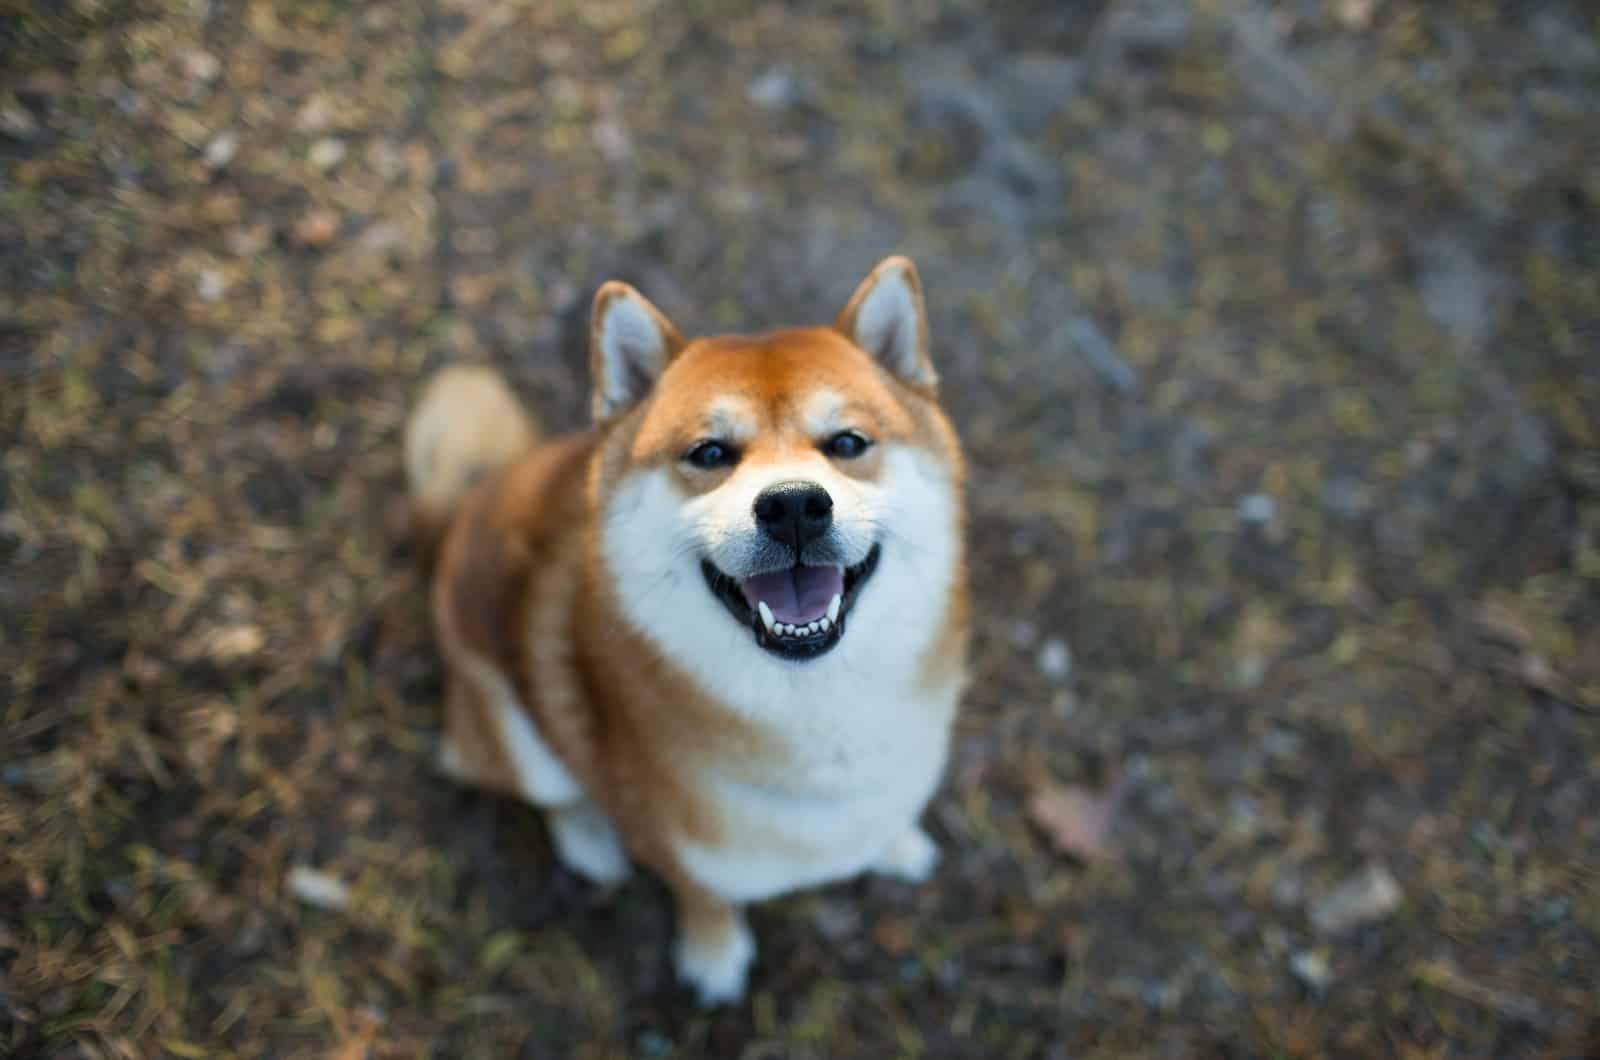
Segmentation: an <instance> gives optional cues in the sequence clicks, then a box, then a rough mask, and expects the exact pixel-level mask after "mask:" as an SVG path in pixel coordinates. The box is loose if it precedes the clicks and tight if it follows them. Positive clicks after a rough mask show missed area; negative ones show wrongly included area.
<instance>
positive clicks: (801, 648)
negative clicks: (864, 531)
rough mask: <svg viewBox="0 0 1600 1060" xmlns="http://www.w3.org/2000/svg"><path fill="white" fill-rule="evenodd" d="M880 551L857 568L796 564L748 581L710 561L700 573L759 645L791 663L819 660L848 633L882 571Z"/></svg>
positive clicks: (857, 565)
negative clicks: (848, 623)
mask: <svg viewBox="0 0 1600 1060" xmlns="http://www.w3.org/2000/svg"><path fill="white" fill-rule="evenodd" d="M879 547H880V546H878V545H873V546H872V551H871V552H868V553H867V558H866V559H864V560H862V561H861V562H860V563H858V564H856V565H855V566H854V567H835V566H820V567H803V566H794V567H788V568H785V569H784V570H777V571H769V572H768V573H766V574H757V575H756V576H754V577H752V578H745V579H744V580H743V581H740V580H737V579H735V578H732V577H729V576H728V575H726V574H724V573H722V572H721V571H720V570H718V569H717V568H716V567H715V566H713V565H712V564H711V562H710V561H709V560H702V561H701V563H700V569H701V571H703V572H704V573H705V576H706V584H707V585H708V586H710V587H711V592H712V594H713V595H715V596H716V598H717V599H718V600H721V601H722V604H723V606H724V607H726V608H727V609H728V612H729V613H730V614H732V615H733V617H734V618H735V619H737V620H738V621H739V622H741V623H743V624H744V625H747V626H749V627H750V628H751V630H752V631H754V633H755V638H756V643H757V644H759V645H761V647H763V648H765V649H767V650H768V651H770V652H772V653H773V654H774V655H781V656H783V657H785V658H788V659H814V658H816V657H817V656H818V655H821V654H823V653H824V652H826V651H827V650H828V649H830V648H832V647H833V646H834V645H835V644H837V643H839V638H840V637H842V636H843V635H844V625H845V619H846V618H848V617H849V615H850V609H851V607H852V606H854V604H855V602H856V598H857V597H858V596H860V595H861V587H862V586H863V585H865V584H866V583H867V579H869V578H871V577H872V572H873V571H874V570H876V569H877V567H878V552H879Z"/></svg>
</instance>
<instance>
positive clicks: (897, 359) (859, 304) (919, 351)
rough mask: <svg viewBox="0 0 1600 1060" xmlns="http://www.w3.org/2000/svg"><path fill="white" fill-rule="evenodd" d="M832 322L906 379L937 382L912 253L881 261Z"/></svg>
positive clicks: (925, 383) (921, 383)
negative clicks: (929, 357) (929, 353)
mask: <svg viewBox="0 0 1600 1060" xmlns="http://www.w3.org/2000/svg"><path fill="white" fill-rule="evenodd" d="M833 326H834V327H835V328H837V329H838V330H839V331H841V332H843V333H844V336H845V338H847V339H849V340H850V341H851V342H854V343H855V344H856V345H857V346H860V347H861V348H862V349H863V350H865V351H866V352H867V353H869V354H871V355H872V356H873V357H874V358H875V359H876V360H877V361H878V363H879V364H881V365H883V366H884V368H886V369H888V370H889V372H890V374H892V375H894V376H896V377H897V378H899V379H901V380H903V381H904V382H907V383H910V384H911V385H912V386H917V387H927V388H932V387H934V386H937V385H938V383H939V373H937V372H935V371H934V370H933V362H932V361H930V360H929V359H928V314H927V311H926V310H925V309H924V308H923V305H922V281H921V280H919V279H917V267H916V266H915V265H913V264H911V259H910V258H905V257H901V256H899V255H895V256H894V257H892V258H884V259H883V260H882V261H880V262H878V266H877V268H875V269H873V270H872V273H871V275H869V276H868V277H867V278H866V279H865V280H862V281H861V286H860V287H857V288H856V293H855V294H854V295H852V296H851V297H850V304H849V305H847V306H845V307H844V312H842V313H840V314H839V319H838V320H836V321H834V324H833Z"/></svg>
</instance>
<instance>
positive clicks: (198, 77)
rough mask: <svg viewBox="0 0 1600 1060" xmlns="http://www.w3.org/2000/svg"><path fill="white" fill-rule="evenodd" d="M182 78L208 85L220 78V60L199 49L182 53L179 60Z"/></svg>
mask: <svg viewBox="0 0 1600 1060" xmlns="http://www.w3.org/2000/svg"><path fill="white" fill-rule="evenodd" d="M181 62H182V65H183V73H184V76H185V77H187V78H189V79H190V80H191V81H199V82H200V83H201V84H206V85H209V84H210V83H211V82H213V81H215V80H216V79H217V78H219V77H221V76H222V60H220V59H218V58H217V57H216V56H215V55H212V54H211V53H210V52H208V51H202V50H201V49H199V48H195V49H192V50H190V51H187V52H184V53H183V58H182V60H181Z"/></svg>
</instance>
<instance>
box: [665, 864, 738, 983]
mask: <svg viewBox="0 0 1600 1060" xmlns="http://www.w3.org/2000/svg"><path fill="white" fill-rule="evenodd" d="M674 891H675V896H676V898H677V904H678V942H677V946H676V948H675V949H674V951H673V963H674V964H675V965H676V967H677V970H678V975H679V977H680V978H682V979H683V980H684V981H685V982H687V983H689V984H690V985H691V986H693V987H694V988H695V990H696V992H697V993H698V994H699V995H700V1003H701V1004H703V1005H718V1004H722V1003H723V1002H727V1001H737V1000H738V999H739V998H741V997H743V996H744V983H745V976H746V975H747V974H748V972H749V970H750V962H751V961H752V960H753V959H754V958H755V953H756V944H755V940H754V939H753V938H752V937H751V935H750V929H749V927H747V926H746V925H745V922H744V913H743V912H742V911H741V910H740V908H739V907H738V906H736V905H734V904H733V903H731V902H727V901H724V900H723V899H722V898H720V897H718V896H717V895H715V894H712V893H711V892H710V891H707V890H705V889H703V888H701V887H698V886H695V885H694V884H690V883H687V882H683V883H676V884H675V885H674Z"/></svg>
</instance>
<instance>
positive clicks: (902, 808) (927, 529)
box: [603, 451, 961, 901]
mask: <svg viewBox="0 0 1600 1060" xmlns="http://www.w3.org/2000/svg"><path fill="white" fill-rule="evenodd" d="M884 479H885V482H886V488H885V493H886V494H887V495H891V496H892V497H893V499H894V503H892V504H886V505H885V506H884V509H883V511H882V512H881V513H880V514H878V516H877V517H876V519H875V520H874V521H875V522H877V523H878V524H879V527H880V529H881V532H882V534H883V537H882V558H881V560H880V561H879V563H878V566H877V569H876V571H875V573H874V574H873V576H872V580H871V582H870V583H868V584H867V585H865V586H863V588H862V592H861V595H860V598H859V599H858V601H857V603H856V605H855V607H854V608H852V610H851V611H850V613H849V615H848V617H847V624H846V630H845V634H844V636H843V638H842V639H841V640H840V642H839V644H838V645H837V646H836V647H835V648H834V649H833V650H832V651H830V652H828V654H826V655H824V656H822V657H821V658H818V659H814V660H810V661H806V662H795V661H790V660H786V659H781V658H777V657H774V656H772V655H770V654H768V653H767V652H765V651H763V650H762V649H761V648H760V647H758V646H757V645H756V644H755V643H754V640H753V638H752V636H751V634H750V631H749V629H747V628H744V627H741V626H740V625H739V624H738V623H737V622H734V621H732V620H731V619H730V618H729V616H728V614H727V612H726V610H725V609H724V608H723V606H722V604H721V602H719V601H718V600H717V599H716V598H715V597H713V596H712V594H711V593H710V592H708V591H707V590H706V586H705V582H704V579H703V577H702V575H701V573H700V570H699V560H698V558H696V557H695V555H694V549H692V548H678V549H677V550H676V551H677V554H678V555H679V556H680V557H682V558H680V559H679V560H678V561H677V562H675V563H673V564H671V565H669V566H667V567H666V568H665V569H663V566H662V563H661V553H662V547H663V543H664V542H665V543H667V544H668V546H669V547H671V546H676V545H678V544H679V543H682V542H686V541H693V540H694V535H693V534H692V527H691V526H689V525H687V524H686V522H685V516H684V506H683V502H682V499H681V498H680V497H678V496H677V495H676V493H675V492H674V491H673V489H672V487H671V486H670V484H669V482H668V481H667V479H666V476H665V475H664V474H644V475H640V476H638V477H637V478H635V479H634V480H633V481H632V482H630V483H628V484H626V485H625V486H624V487H623V488H622V489H621V490H619V491H618V494H617V495H616V496H615V497H614V498H613V502H612V505H611V507H610V509H609V511H608V513H607V518H606V520H605V524H604V527H603V540H604V546H605V549H604V551H605V556H606V561H607V564H608V566H609V567H610V569H611V571H612V574H613V576H614V577H615V580H616V584H617V585H618V586H619V587H623V586H638V587H639V590H638V591H636V592H632V593H630V592H627V591H625V590H624V591H619V596H620V599H621V601H622V603H623V607H624V609H625V611H626V619H627V621H629V622H630V623H632V624H633V625H634V626H635V627H636V628H638V629H639V630H640V631H641V632H643V633H645V634H646V635H648V636H649V637H650V639H651V640H652V641H654V642H655V644H656V645H657V647H658V648H659V649H660V650H661V651H662V652H663V654H665V655H666V656H667V657H668V658H671V659H672V660H674V661H675V662H676V663H678V664H679V665H680V666H682V667H683V668H684V669H685V670H686V671H687V672H688V673H689V674H690V676H692V677H693V678H694V679H695V680H696V682H697V683H698V684H700V686H701V687H702V688H704V689H705V690H706V692H707V693H708V694H709V695H711V696H712V697H713V698H715V699H716V700H717V701H718V702H720V703H721V704H723V705H724V706H726V707H727V708H728V709H730V710H731V711H733V712H734V713H736V714H737V715H739V716H740V718H741V720H743V721H744V722H746V723H747V724H749V725H751V726H752V727H754V728H755V729H757V730H758V731H759V732H761V733H762V734H763V735H764V736H765V737H766V738H767V739H766V740H765V741H764V742H765V743H766V744H768V746H769V747H770V748H773V749H774V752H773V753H772V754H770V755H766V756H763V759H762V760H761V761H760V762H738V761H726V760H715V759H708V760H705V761H697V762H686V763H683V764H682V768H683V769H684V770H685V772H686V776H685V779H686V780H688V781H689V782H690V783H691V784H693V785H694V787H695V788H696V790H697V793H698V794H699V795H701V797H703V798H705V799H707V800H708V801H709V802H710V803H711V805H712V806H714V807H715V808H716V809H717V810H718V811H720V812H719V814H718V816H719V817H720V819H721V823H722V824H723V834H722V839H721V840H720V841H719V842H718V843H716V844H715V846H706V845H700V844H695V843H690V842H687V841H685V842H682V843H680V844H679V848H678V854H679V857H680V860H681V862H682V863H683V865H684V867H685V868H686V869H687V870H688V871H689V872H690V873H691V874H692V875H693V876H695V877H696V878H697V879H698V880H699V882H701V883H702V884H703V885H705V886H707V887H708V888H709V889H711V890H713V891H715V892H717V893H719V894H721V895H723V896H724V897H726V898H729V899H733V900H738V901H747V900H755V899H758V898H762V897H766V896H768V895H771V894H775V893H778V892H781V891H786V890H791V889H795V888H799V887H803V886H806V885H808V884H812V883H817V882H821V881H824V880H830V879H837V878H840V877H842V876H847V875H851V874H854V873H856V872H859V871H860V870H861V869H863V868H864V867H866V866H867V865H868V864H869V863H871V862H872V861H873V860H874V859H876V858H878V857H880V856H881V855H882V854H883V853H884V851H885V850H886V849H887V848H888V847H889V846H890V845H891V844H893V843H894V842H895V840H896V839H897V838H899V837H900V835H901V833H903V832H905V830H906V829H908V828H909V827H911V826H912V824H913V823H914V822H915V819H916V817H917V815H918V814H919V813H920V812H921V810H922V807H923V806H924V805H925V804H926V802H927V800H928V798H929V796H930V795H931V794H932V793H933V789H934V788H935V786H937V784H938V781H939V776H940V773H941V772H942V770H943V768H944V761H945V754H946V750H947V746H948V742H949V732H950V723H951V720H952V718H953V716H954V713H955V707H956V700H957V698H958V697H959V695H960V692H961V680H960V678H953V679H951V680H950V681H948V682H947V683H945V684H943V685H940V686H936V687H933V688H929V687H928V686H927V684H926V680H925V674H926V673H927V670H928V663H929V661H930V660H929V652H930V650H932V647H933V645H934V642H935V638H936V637H937V636H938V634H939V632H940V630H941V629H942V628H943V626H944V622H945V618H946V610H947V605H948V602H949V598H950V592H951V588H952V585H953V583H954V579H955V575H956V566H957V562H958V555H959V551H960V545H959V541H958V540H957V539H956V518H955V505H956V498H955V496H954V495H953V493H952V491H951V489H950V487H949V484H948V482H947V480H946V478H945V476H944V474H943V472H942V469H941V468H939V467H937V466H935V465H933V464H932V462H931V461H929V460H927V459H925V458H923V457H921V456H919V455H918V454H917V453H915V452H911V451H899V452H891V453H890V454H888V455H887V456H886V469H885V473H884ZM662 709H663V710H670V709H672V708H671V705H670V704H662Z"/></svg>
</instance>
